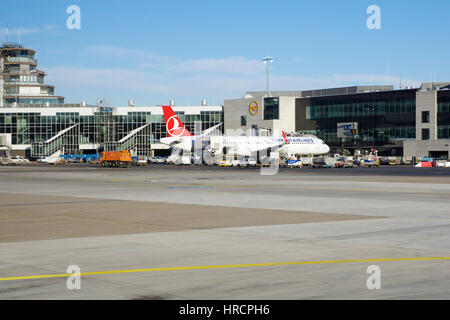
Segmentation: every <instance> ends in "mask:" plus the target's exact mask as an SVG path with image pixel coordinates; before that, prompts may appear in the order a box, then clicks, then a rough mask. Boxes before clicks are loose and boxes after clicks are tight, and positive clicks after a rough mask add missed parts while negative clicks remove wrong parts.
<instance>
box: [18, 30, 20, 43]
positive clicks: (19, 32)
mask: <svg viewBox="0 0 450 320" xmlns="http://www.w3.org/2000/svg"><path fill="white" fill-rule="evenodd" d="M18 37H19V46H20V29H19V31H18Z"/></svg>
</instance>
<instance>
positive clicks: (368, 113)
mask: <svg viewBox="0 0 450 320" xmlns="http://www.w3.org/2000/svg"><path fill="white" fill-rule="evenodd" d="M416 91H417V89H407V90H396V91H381V92H370V93H359V94H348V95H340V96H325V97H313V98H309V99H310V103H309V106H307V107H306V118H307V119H308V120H315V123H316V130H310V131H309V132H308V133H312V134H315V135H317V136H318V137H319V138H321V139H323V140H324V141H325V142H326V143H327V144H329V145H330V146H332V147H339V146H341V145H342V142H343V141H342V139H341V138H338V137H337V124H338V123H346V122H357V123H358V132H357V134H356V136H355V137H354V138H353V140H354V141H352V142H353V145H355V146H359V147H375V146H385V145H389V144H394V143H393V142H394V141H395V140H407V139H415V137H416V131H415V123H416V114H415V112H416V111H415V110H416V102H415V101H416Z"/></svg>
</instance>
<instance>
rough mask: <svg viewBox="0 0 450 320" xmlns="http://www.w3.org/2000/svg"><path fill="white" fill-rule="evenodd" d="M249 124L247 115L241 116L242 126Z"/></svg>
mask: <svg viewBox="0 0 450 320" xmlns="http://www.w3.org/2000/svg"><path fill="white" fill-rule="evenodd" d="M246 125H247V117H246V116H241V126H243V127H245V126H246Z"/></svg>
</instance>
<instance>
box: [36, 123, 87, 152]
mask: <svg viewBox="0 0 450 320" xmlns="http://www.w3.org/2000/svg"><path fill="white" fill-rule="evenodd" d="M79 142H80V132H79V124H78V123H77V124H75V125H73V126H71V127H69V128H66V129H64V130H62V131H60V132H59V133H58V134H56V135H55V136H53V137H52V138H50V139H49V140H47V141H45V142H33V143H32V144H31V156H32V157H48V156H50V155H52V154H54V153H55V152H57V151H59V150H61V149H62V148H65V149H66V151H68V152H69V153H73V152H77V151H78V150H79Z"/></svg>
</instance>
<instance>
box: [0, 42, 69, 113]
mask: <svg viewBox="0 0 450 320" xmlns="http://www.w3.org/2000/svg"><path fill="white" fill-rule="evenodd" d="M35 53H36V52H35V51H34V50H33V49H27V48H24V47H23V46H22V45H20V44H18V43H11V42H7V43H4V44H3V45H1V46H0V106H1V107H12V106H16V105H18V104H47V103H51V104H55V103H64V97H60V96H55V95H54V91H55V87H54V86H52V85H48V84H45V83H44V78H45V76H46V73H45V72H44V71H41V70H39V69H37V60H36V59H35V58H34V56H35Z"/></svg>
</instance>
